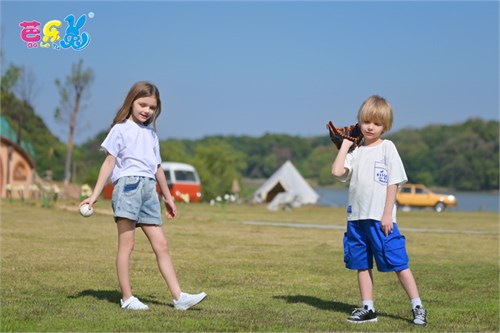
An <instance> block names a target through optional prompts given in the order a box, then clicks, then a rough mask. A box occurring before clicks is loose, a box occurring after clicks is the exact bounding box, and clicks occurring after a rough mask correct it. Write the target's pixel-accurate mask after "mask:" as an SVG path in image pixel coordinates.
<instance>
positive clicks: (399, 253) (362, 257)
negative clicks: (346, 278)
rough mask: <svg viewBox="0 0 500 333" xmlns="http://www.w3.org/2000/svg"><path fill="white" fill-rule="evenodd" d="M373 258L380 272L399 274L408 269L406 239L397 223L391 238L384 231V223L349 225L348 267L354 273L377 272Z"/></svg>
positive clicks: (364, 222) (361, 222) (356, 222)
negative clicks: (355, 271)
mask: <svg viewBox="0 0 500 333" xmlns="http://www.w3.org/2000/svg"><path fill="white" fill-rule="evenodd" d="M373 258H375V262H376V263H377V269H378V271H379V272H398V271H401V270H404V269H407V268H408V267H409V266H408V254H407V253H406V239H405V237H404V236H403V235H401V234H400V233H399V229H398V226H397V224H396V223H394V229H393V230H392V233H390V234H389V236H387V237H386V236H385V234H384V232H383V231H382V229H380V221H376V220H358V221H348V222H347V232H346V233H345V234H344V262H345V266H346V267H347V268H349V269H354V270H365V269H372V268H373Z"/></svg>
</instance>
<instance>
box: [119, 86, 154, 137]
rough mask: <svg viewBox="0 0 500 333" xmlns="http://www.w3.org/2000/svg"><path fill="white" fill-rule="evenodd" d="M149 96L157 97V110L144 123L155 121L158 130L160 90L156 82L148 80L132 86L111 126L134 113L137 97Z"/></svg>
mask: <svg viewBox="0 0 500 333" xmlns="http://www.w3.org/2000/svg"><path fill="white" fill-rule="evenodd" d="M149 96H154V97H156V103H157V104H156V111H155V113H154V115H153V116H152V117H151V118H149V119H148V120H147V121H146V122H145V123H144V125H149V124H151V123H153V128H154V130H155V131H156V119H158V117H159V116H160V113H161V100H160V91H159V90H158V88H157V87H156V86H155V85H154V84H152V83H150V82H147V81H139V82H137V83H135V84H134V85H133V86H132V88H130V90H129V92H128V94H127V97H126V98H125V100H124V101H123V105H122V106H121V108H120V109H119V110H118V112H117V113H116V116H115V119H113V124H111V127H113V126H114V125H116V124H118V123H123V122H124V121H125V120H127V118H128V117H129V116H130V114H131V113H132V104H133V103H134V101H135V100H136V99H138V98H141V97H149Z"/></svg>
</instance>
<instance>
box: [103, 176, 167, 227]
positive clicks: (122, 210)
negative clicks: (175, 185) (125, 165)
mask: <svg viewBox="0 0 500 333" xmlns="http://www.w3.org/2000/svg"><path fill="white" fill-rule="evenodd" d="M114 185H115V188H114V189H113V197H112V203H111V204H112V207H113V212H114V217H115V222H116V221H117V220H118V219H119V218H126V219H129V220H132V221H135V222H136V223H137V225H136V226H139V224H153V225H162V223H163V221H162V219H161V207H160V200H159V198H158V193H157V192H156V180H155V179H152V178H147V177H139V176H124V177H121V178H120V179H118V181H116V182H115V184H114Z"/></svg>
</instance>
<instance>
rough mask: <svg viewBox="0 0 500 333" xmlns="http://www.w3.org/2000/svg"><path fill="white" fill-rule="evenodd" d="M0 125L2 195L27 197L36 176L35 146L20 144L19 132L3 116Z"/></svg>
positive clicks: (0, 187)
mask: <svg viewBox="0 0 500 333" xmlns="http://www.w3.org/2000/svg"><path fill="white" fill-rule="evenodd" d="M0 125H1V127H0V138H1V145H0V197H2V198H5V197H7V196H8V195H10V196H12V197H13V198H20V197H24V198H27V197H28V196H29V194H30V191H31V186H32V185H33V184H34V181H35V177H36V171H35V162H34V160H33V158H32V156H33V155H34V151H33V148H32V146H31V145H29V144H25V143H23V142H21V143H20V144H18V143H17V133H15V131H13V130H12V128H11V127H10V126H9V123H8V122H7V120H6V119H5V118H4V117H1V116H0Z"/></svg>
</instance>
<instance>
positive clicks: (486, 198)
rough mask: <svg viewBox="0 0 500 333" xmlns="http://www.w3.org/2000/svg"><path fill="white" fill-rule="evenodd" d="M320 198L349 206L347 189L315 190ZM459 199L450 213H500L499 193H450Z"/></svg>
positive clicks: (327, 203)
mask: <svg viewBox="0 0 500 333" xmlns="http://www.w3.org/2000/svg"><path fill="white" fill-rule="evenodd" d="M314 190H315V191H316V192H317V193H318V194H319V196H320V198H319V202H318V204H320V205H324V206H332V207H345V206H346V205H347V196H348V190H347V189H332V188H327V187H317V188H315V189H314ZM449 194H453V195H454V196H455V197H456V198H457V207H455V208H450V209H449V210H450V211H469V212H471V211H488V212H499V211H500V201H499V200H500V197H499V195H498V193H488V192H450V193H449Z"/></svg>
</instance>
